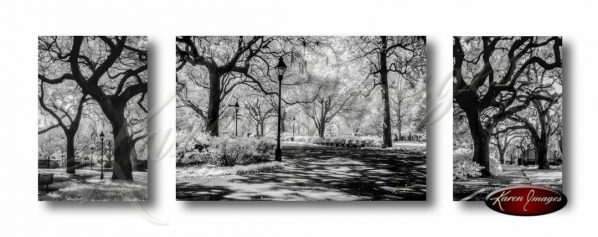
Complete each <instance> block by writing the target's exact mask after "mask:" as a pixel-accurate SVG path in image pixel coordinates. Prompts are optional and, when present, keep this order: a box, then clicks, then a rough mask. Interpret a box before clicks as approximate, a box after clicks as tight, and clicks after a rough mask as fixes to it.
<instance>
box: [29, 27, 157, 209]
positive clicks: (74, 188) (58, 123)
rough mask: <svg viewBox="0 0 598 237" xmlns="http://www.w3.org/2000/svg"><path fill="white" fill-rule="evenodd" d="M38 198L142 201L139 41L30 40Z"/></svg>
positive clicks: (143, 110)
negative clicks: (34, 66)
mask: <svg viewBox="0 0 598 237" xmlns="http://www.w3.org/2000/svg"><path fill="white" fill-rule="evenodd" d="M38 50H39V55H38V56H39V59H38V70H39V71H38V102H39V103H38V111H39V113H38V116H39V117H38V128H39V130H38V144H39V147H38V190H39V194H38V199H39V200H40V201H142V200H146V199H147V160H148V154H147V141H146V136H147V119H146V118H147V113H148V110H147V103H148V102H147V96H146V93H147V83H148V82H147V81H148V73H147V38H146V37H141V36H134V37H125V36H116V37H109V36H85V37H80V36H75V37H73V36H41V37H39V38H38Z"/></svg>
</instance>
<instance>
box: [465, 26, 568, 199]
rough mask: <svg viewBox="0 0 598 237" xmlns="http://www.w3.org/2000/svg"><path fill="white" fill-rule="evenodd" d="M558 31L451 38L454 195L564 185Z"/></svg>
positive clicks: (474, 196) (475, 195) (467, 196)
mask: <svg viewBox="0 0 598 237" xmlns="http://www.w3.org/2000/svg"><path fill="white" fill-rule="evenodd" d="M562 46H563V42H562V38H561V37H559V36H552V37H548V36H541V37H531V36H521V37H519V36H518V37H502V36H495V37H489V36H488V37H454V38H453V60H454V61H453V66H454V68H453V109H454V110H453V111H454V113H453V138H454V139H453V200H454V201H480V200H484V198H485V197H486V196H487V195H488V194H489V193H491V192H492V191H494V190H497V189H499V188H504V187H510V186H515V185H537V186H544V187H548V188H551V189H554V190H557V191H562V181H563V168H562V166H563V163H566V162H564V161H566V158H564V157H563V136H562V132H563V122H562V120H563V119H562V118H563V113H562V111H563V109H562V105H563V102H562V100H563V71H562V70H563V69H562V55H561V54H562V52H561V50H562Z"/></svg>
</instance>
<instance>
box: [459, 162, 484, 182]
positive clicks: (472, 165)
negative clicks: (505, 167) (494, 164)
mask: <svg viewBox="0 0 598 237" xmlns="http://www.w3.org/2000/svg"><path fill="white" fill-rule="evenodd" d="M482 168H483V167H482V166H480V165H479V164H478V163H476V162H473V161H471V160H460V161H456V162H453V180H468V179H470V178H476V177H480V176H482V172H480V171H481V170H482Z"/></svg>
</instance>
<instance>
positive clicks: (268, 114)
mask: <svg viewBox="0 0 598 237" xmlns="http://www.w3.org/2000/svg"><path fill="white" fill-rule="evenodd" d="M242 105H243V108H245V111H246V114H247V115H248V116H247V117H248V118H250V119H251V120H252V121H253V123H255V134H256V136H258V137H261V136H264V127H265V125H266V121H267V120H269V119H271V118H276V116H277V114H276V112H277V107H276V105H275V104H274V103H273V102H271V101H269V100H268V98H262V97H261V96H257V95H254V96H251V97H249V98H247V99H245V102H244V103H243V104H242Z"/></svg>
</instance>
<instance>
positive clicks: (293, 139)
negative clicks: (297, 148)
mask: <svg viewBox="0 0 598 237" xmlns="http://www.w3.org/2000/svg"><path fill="white" fill-rule="evenodd" d="M295 120H297V118H293V137H292V138H291V141H295Z"/></svg>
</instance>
